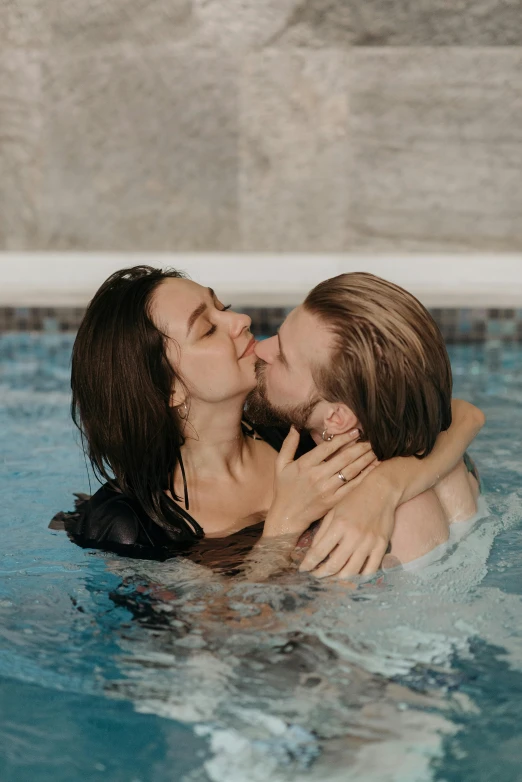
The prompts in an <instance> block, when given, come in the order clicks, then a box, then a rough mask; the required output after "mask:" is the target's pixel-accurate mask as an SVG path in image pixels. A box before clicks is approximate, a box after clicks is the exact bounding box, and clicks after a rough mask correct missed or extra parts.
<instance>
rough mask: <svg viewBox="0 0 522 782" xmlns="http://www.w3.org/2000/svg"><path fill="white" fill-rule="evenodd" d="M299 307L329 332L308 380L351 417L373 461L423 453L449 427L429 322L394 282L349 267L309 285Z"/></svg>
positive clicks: (448, 380)
mask: <svg viewBox="0 0 522 782" xmlns="http://www.w3.org/2000/svg"><path fill="white" fill-rule="evenodd" d="M303 306H304V307H305V309H306V310H308V311H309V312H312V313H314V314H315V315H317V316H318V317H319V318H320V319H321V320H322V321H323V322H324V323H325V324H326V325H327V327H328V328H329V329H330V330H331V331H332V332H333V334H334V335H335V343H334V348H333V351H332V354H331V355H330V356H329V358H328V361H326V362H325V363H324V364H323V365H322V366H320V367H315V369H314V380H315V383H316V385H317V387H318V389H319V391H320V392H321V394H322V395H323V397H324V398H325V399H326V400H327V401H329V402H343V403H344V404H346V405H347V406H348V407H349V408H350V409H351V410H353V412H354V413H355V415H356V416H357V419H358V420H359V423H360V425H361V428H362V431H363V439H365V440H368V441H369V442H370V443H371V445H372V449H373V451H374V453H375V455H376V456H377V458H378V459H380V460H384V459H391V458H392V457H394V456H417V457H418V458H422V457H424V456H427V455H428V454H429V453H430V452H431V450H432V449H433V446H434V445H435V440H436V439H437V436H438V435H439V433H440V432H442V431H444V430H446V429H448V428H449V426H450V425H451V390H452V376H451V366H450V362H449V358H448V354H447V351H446V346H445V344H444V340H443V338H442V334H441V333H440V330H439V328H438V327H437V324H436V323H435V321H434V320H433V318H432V317H431V315H430V314H429V312H428V311H427V310H426V309H425V308H424V307H423V306H422V304H421V303H420V302H419V301H418V300H417V299H416V298H415V297H414V296H412V295H411V293H408V292H407V291H405V290H404V289H403V288H400V287H399V286H398V285H394V284H393V283H391V282H387V281H386V280H383V279H381V278H380V277H375V276H374V275H373V274H366V273H363V272H355V273H353V274H341V275H339V276H338V277H333V278H332V279H330V280H325V281H324V282H321V283H320V284H319V285H317V286H316V287H315V288H314V289H313V290H312V291H310V293H309V294H308V296H307V298H306V300H305V302H304V305H303Z"/></svg>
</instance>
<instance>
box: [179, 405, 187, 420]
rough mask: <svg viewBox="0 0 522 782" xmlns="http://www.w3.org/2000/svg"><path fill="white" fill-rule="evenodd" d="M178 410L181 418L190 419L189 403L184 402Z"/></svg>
mask: <svg viewBox="0 0 522 782" xmlns="http://www.w3.org/2000/svg"><path fill="white" fill-rule="evenodd" d="M182 408H183V412H182ZM177 409H178V415H179V417H180V418H183V419H185V418H188V407H187V403H186V402H183V404H182V405H179V407H178V408H177Z"/></svg>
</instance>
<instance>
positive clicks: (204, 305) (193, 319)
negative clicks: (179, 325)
mask: <svg viewBox="0 0 522 782" xmlns="http://www.w3.org/2000/svg"><path fill="white" fill-rule="evenodd" d="M208 292H209V293H210V297H211V299H212V301H214V299H215V298H216V294H215V293H214V291H213V290H212V288H209V289H208ZM207 306H208V305H207V303H206V302H205V301H202V302H201V304H198V306H197V307H196V309H195V310H194V312H193V313H192V314H191V315H190V317H189V319H188V321H187V337H188V335H189V334H190V332H191V330H192V327H193V325H194V323H195V322H196V321H197V319H198V318H199V316H200V315H203V313H204V312H205V310H206V309H207Z"/></svg>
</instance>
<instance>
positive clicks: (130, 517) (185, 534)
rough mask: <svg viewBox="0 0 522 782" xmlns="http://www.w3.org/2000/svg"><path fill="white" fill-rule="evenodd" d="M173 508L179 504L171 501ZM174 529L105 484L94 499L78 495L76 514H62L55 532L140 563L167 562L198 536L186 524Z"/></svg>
mask: <svg viewBox="0 0 522 782" xmlns="http://www.w3.org/2000/svg"><path fill="white" fill-rule="evenodd" d="M170 505H171V508H170V510H172V509H173V506H174V505H175V503H172V501H170ZM176 521H178V522H181V524H180V523H176V522H174V523H173V524H172V526H162V525H159V524H157V523H156V522H154V521H153V519H151V518H150V517H149V516H148V515H147V514H146V513H145V511H144V510H143V508H142V507H141V506H140V504H139V503H138V501H137V500H136V499H134V498H133V497H130V496H128V495H126V494H123V493H122V492H121V491H119V490H118V489H116V488H115V487H113V486H111V485H110V484H104V485H103V486H102V487H101V488H100V489H98V491H97V492H96V493H95V494H93V495H92V496H91V497H89V496H87V495H76V502H75V510H74V511H71V512H68V513H64V512H60V513H58V514H56V516H55V517H54V518H53V519H52V521H51V523H50V525H49V527H50V528H51V529H55V530H58V529H63V530H65V531H66V532H67V534H68V536H69V538H70V539H71V540H72V541H73V542H74V543H76V544H77V545H79V546H81V547H82V548H98V549H103V550H106V551H112V552H115V553H117V554H122V555H124V556H130V557H138V558H140V559H167V558H168V557H171V556H174V555H175V554H176V553H177V552H179V551H180V550H183V549H186V548H187V546H188V545H190V544H191V543H192V542H194V540H196V539H197V537H198V536H197V535H194V534H193V533H191V531H189V530H187V529H186V525H185V524H183V520H182V519H181V518H180V519H176Z"/></svg>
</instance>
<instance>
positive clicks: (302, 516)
mask: <svg viewBox="0 0 522 782" xmlns="http://www.w3.org/2000/svg"><path fill="white" fill-rule="evenodd" d="M358 437H359V431H358V430H357V429H354V430H352V431H351V432H348V433H347V434H342V435H338V436H337V437H335V438H334V439H333V440H331V441H330V442H324V443H321V444H320V445H318V446H317V447H316V448H314V449H313V450H312V451H310V452H309V453H307V454H305V455H304V456H301V458H300V459H296V460H295V461H294V456H295V452H296V449H297V446H298V444H299V432H298V431H297V430H296V429H294V427H292V428H291V429H290V432H289V433H288V436H287V438H286V440H285V441H284V443H283V447H282V448H281V451H280V452H279V455H278V457H277V459H276V468H275V472H276V474H275V492H274V501H273V503H272V506H271V507H270V510H269V511H268V515H267V518H266V520H265V526H264V531H263V537H275V536H279V535H287V536H288V535H290V536H292V535H293V536H295V538H297V537H299V535H300V534H301V533H302V532H304V531H305V530H306V529H307V528H308V527H309V526H310V524H311V523H312V522H313V521H316V520H317V519H320V518H322V517H323V516H324V515H325V514H326V513H327V512H328V511H329V510H330V509H331V508H333V507H334V505H336V504H337V503H338V502H340V500H342V499H343V497H345V496H346V495H347V494H348V493H350V492H351V491H352V490H353V488H354V486H355V485H356V483H354V481H355V482H357V483H358V482H359V481H360V479H362V474H363V473H364V474H366V472H367V471H369V470H370V469H371V468H373V466H376V464H377V460H376V457H375V454H374V453H373V452H372V450H371V445H370V444H369V443H359V442H356V440H357V438H358ZM340 472H341V473H342V475H343V476H344V478H345V481H343V479H342V478H341V477H340V476H339V473H340Z"/></svg>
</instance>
